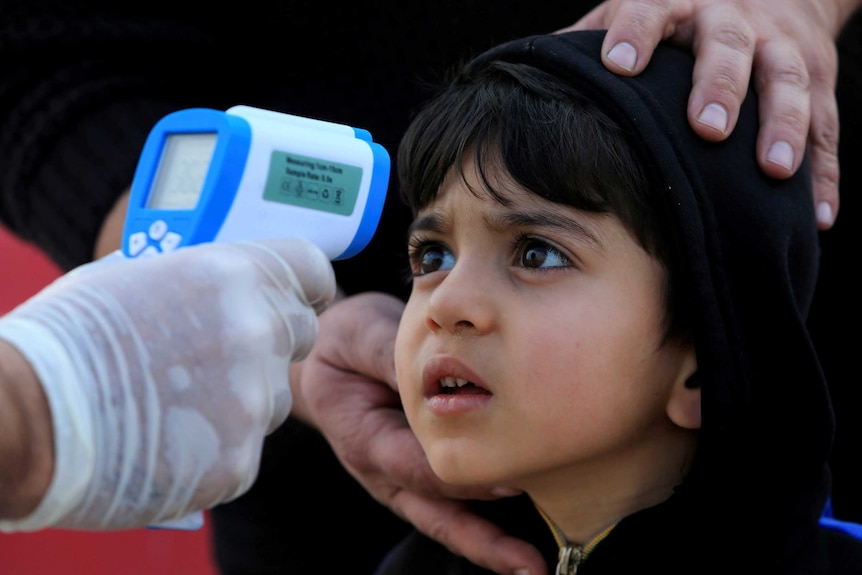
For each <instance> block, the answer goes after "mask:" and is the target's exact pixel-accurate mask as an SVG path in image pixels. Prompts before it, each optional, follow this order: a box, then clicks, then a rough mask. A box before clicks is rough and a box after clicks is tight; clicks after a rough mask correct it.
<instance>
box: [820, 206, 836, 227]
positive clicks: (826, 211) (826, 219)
mask: <svg viewBox="0 0 862 575" xmlns="http://www.w3.org/2000/svg"><path fill="white" fill-rule="evenodd" d="M817 223H819V224H822V225H824V226H828V227H831V226H832V224H834V223H835V214H834V213H832V206H830V205H829V204H828V203H827V202H820V203H819V204H817Z"/></svg>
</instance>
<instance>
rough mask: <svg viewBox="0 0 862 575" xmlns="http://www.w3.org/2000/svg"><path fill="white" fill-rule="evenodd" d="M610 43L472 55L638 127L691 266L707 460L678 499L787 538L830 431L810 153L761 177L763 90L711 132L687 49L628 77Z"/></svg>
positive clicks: (726, 521) (813, 493)
mask: <svg viewBox="0 0 862 575" xmlns="http://www.w3.org/2000/svg"><path fill="white" fill-rule="evenodd" d="M603 37H604V32H599V31H593V32H572V33H566V34H558V35H541V36H533V37H528V38H525V39H521V40H515V41H512V42H508V43H505V44H502V45H500V46H498V47H496V48H494V49H492V50H490V51H488V52H486V53H484V54H482V55H480V56H479V57H478V58H477V59H475V60H474V62H484V61H486V60H489V59H499V60H505V61H510V62H520V63H527V64H531V65H534V66H536V67H539V68H542V69H544V70H546V71H548V72H551V73H553V74H555V75H557V76H560V77H562V78H564V79H567V80H568V81H570V82H571V83H573V84H574V85H576V86H577V87H578V88H580V89H582V90H583V91H584V92H585V93H587V94H588V95H589V96H591V97H592V99H593V100H594V101H595V102H599V103H600V105H601V106H602V107H603V108H604V110H605V112H606V113H607V114H609V115H610V116H611V117H612V118H613V119H614V120H616V122H618V123H619V124H620V125H621V126H622V127H623V128H624V129H626V130H628V131H629V132H630V133H631V134H633V135H634V137H633V138H632V141H633V142H634V145H635V148H636V152H637V153H638V155H639V157H640V159H641V161H642V162H643V164H644V165H645V166H646V169H647V174H648V176H649V177H650V178H651V179H652V181H653V182H654V183H660V185H661V187H662V189H664V190H666V195H665V198H666V204H665V205H664V206H663V209H664V211H665V215H664V217H665V221H666V224H667V225H668V226H669V227H670V228H671V231H672V233H673V234H674V235H675V237H676V242H675V245H676V254H675V257H676V258H677V260H678V261H681V262H682V265H681V267H682V268H683V269H686V270H688V272H687V274H686V277H685V279H684V284H687V285H683V286H682V289H684V290H685V291H686V293H687V299H688V301H687V303H686V305H687V308H688V311H687V313H688V315H689V316H690V317H691V318H692V319H693V324H694V335H695V342H696V348H697V357H698V365H699V375H700V376H701V377H700V381H701V386H702V429H701V444H700V448H699V454H698V458H697V461H696V462H695V465H694V468H693V469H692V473H691V474H690V476H689V477H688V478H687V479H686V481H685V482H684V483H683V485H682V486H681V487H680V489H679V490H678V492H677V494H676V495H674V496H673V497H672V498H671V499H672V500H673V501H672V502H671V503H670V505H669V507H670V508H673V509H676V511H675V512H676V513H679V514H680V515H681V517H680V519H681V520H685V521H686V522H687V523H686V524H688V525H693V524H698V523H703V522H704V521H708V522H709V523H710V524H711V526H712V528H718V529H721V528H722V527H724V528H727V529H733V530H735V531H736V535H734V537H743V536H744V534H743V533H742V532H740V530H743V531H744V530H745V529H750V530H751V531H752V532H755V531H756V532H757V533H758V534H759V537H760V543H762V544H765V545H768V544H769V539H770V537H771V535H773V534H774V536H775V537H774V543H775V544H776V545H786V544H787V541H788V534H791V533H793V534H795V536H800V537H804V536H805V530H806V529H814V527H815V526H816V524H817V520H818V517H819V515H820V513H821V511H822V509H823V505H824V503H825V499H826V496H827V490H828V482H829V475H828V468H827V464H826V461H827V457H828V454H829V449H830V446H831V441H832V434H833V418H832V410H831V404H830V400H829V396H828V391H827V385H826V381H825V378H824V375H823V372H822V370H821V367H820V363H819V361H818V357H817V354H816V353H815V349H814V347H813V344H812V341H811V339H810V337H809V334H808V331H807V328H806V319H807V314H808V311H809V307H810V304H811V300H812V297H813V295H814V289H815V284H816V277H817V271H818V261H819V245H818V235H817V228H816V223H815V216H814V206H813V199H812V191H811V182H810V173H809V170H808V165H807V162H804V163H803V165H802V167H801V168H800V169H799V170H798V172H797V173H796V174H795V175H794V176H793V177H792V178H790V179H787V180H774V179H770V178H768V177H767V176H765V175H764V174H763V173H762V172H761V170H760V169H759V167H758V165H757V163H756V155H755V142H756V135H757V129H758V118H757V105H758V104H757V96H756V94H755V93H754V92H753V91H750V92H749V94H748V96H747V97H746V100H745V101H744V103H743V105H742V109H741V112H740V118H739V121H738V124H737V126H736V128H735V130H734V131H733V133H732V135H731V136H730V137H729V138H728V139H727V140H726V141H724V142H720V143H711V142H707V141H705V140H703V139H701V138H699V137H698V136H697V135H696V134H695V133H694V131H693V130H692V129H691V127H690V126H689V123H688V118H687V113H686V108H687V103H688V102H687V100H688V96H689V92H690V89H691V75H692V66H693V57H692V56H691V54H690V53H689V52H688V51H687V50H682V49H678V48H675V47H672V46H670V45H661V46H659V47H658V48H657V50H656V52H655V54H654V56H653V57H652V59H651V61H650V65H649V66H648V68H647V69H646V70H645V71H644V72H643V73H642V74H640V75H638V76H636V77H633V78H626V77H622V76H618V75H615V74H612V73H610V72H608V71H607V70H606V69H605V67H604V66H603V65H602V63H601V61H600V58H599V55H600V50H601V43H602V39H603ZM704 517H707V518H709V519H708V520H704V519H702V518H704ZM764 537H765V538H766V540H764ZM792 537H793V535H791V536H790V538H791V539H792ZM726 541H727V540H725V542H726Z"/></svg>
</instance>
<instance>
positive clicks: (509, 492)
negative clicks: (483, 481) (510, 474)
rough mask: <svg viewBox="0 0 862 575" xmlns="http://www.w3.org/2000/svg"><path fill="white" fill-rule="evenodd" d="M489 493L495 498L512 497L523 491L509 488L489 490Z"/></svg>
mask: <svg viewBox="0 0 862 575" xmlns="http://www.w3.org/2000/svg"><path fill="white" fill-rule="evenodd" d="M491 493H492V494H493V495H494V496H495V497H512V496H513V495H520V494H521V493H523V491H521V490H520V489H512V488H511V487H494V488H493V489H491Z"/></svg>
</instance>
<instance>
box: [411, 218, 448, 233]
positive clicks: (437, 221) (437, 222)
mask: <svg viewBox="0 0 862 575" xmlns="http://www.w3.org/2000/svg"><path fill="white" fill-rule="evenodd" d="M444 229H445V226H444V225H443V219H442V218H441V217H440V216H438V215H437V214H427V215H424V216H417V217H416V219H414V220H413V222H412V223H411V224H410V227H408V228H407V235H408V236H411V235H413V234H414V233H416V232H437V233H442V232H443V230H444Z"/></svg>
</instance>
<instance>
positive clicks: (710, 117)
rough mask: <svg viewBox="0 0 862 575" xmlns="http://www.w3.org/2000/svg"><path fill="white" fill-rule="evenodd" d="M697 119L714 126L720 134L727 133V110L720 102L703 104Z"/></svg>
mask: <svg viewBox="0 0 862 575" xmlns="http://www.w3.org/2000/svg"><path fill="white" fill-rule="evenodd" d="M697 121H698V122H700V123H701V124H706V125H707V126H710V127H712V128H715V129H716V130H718V131H719V132H721V133H722V134H726V133H727V110H725V109H724V106H722V105H721V104H707V105H706V106H704V108H703V111H702V112H701V113H700V116H698V117H697Z"/></svg>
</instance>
